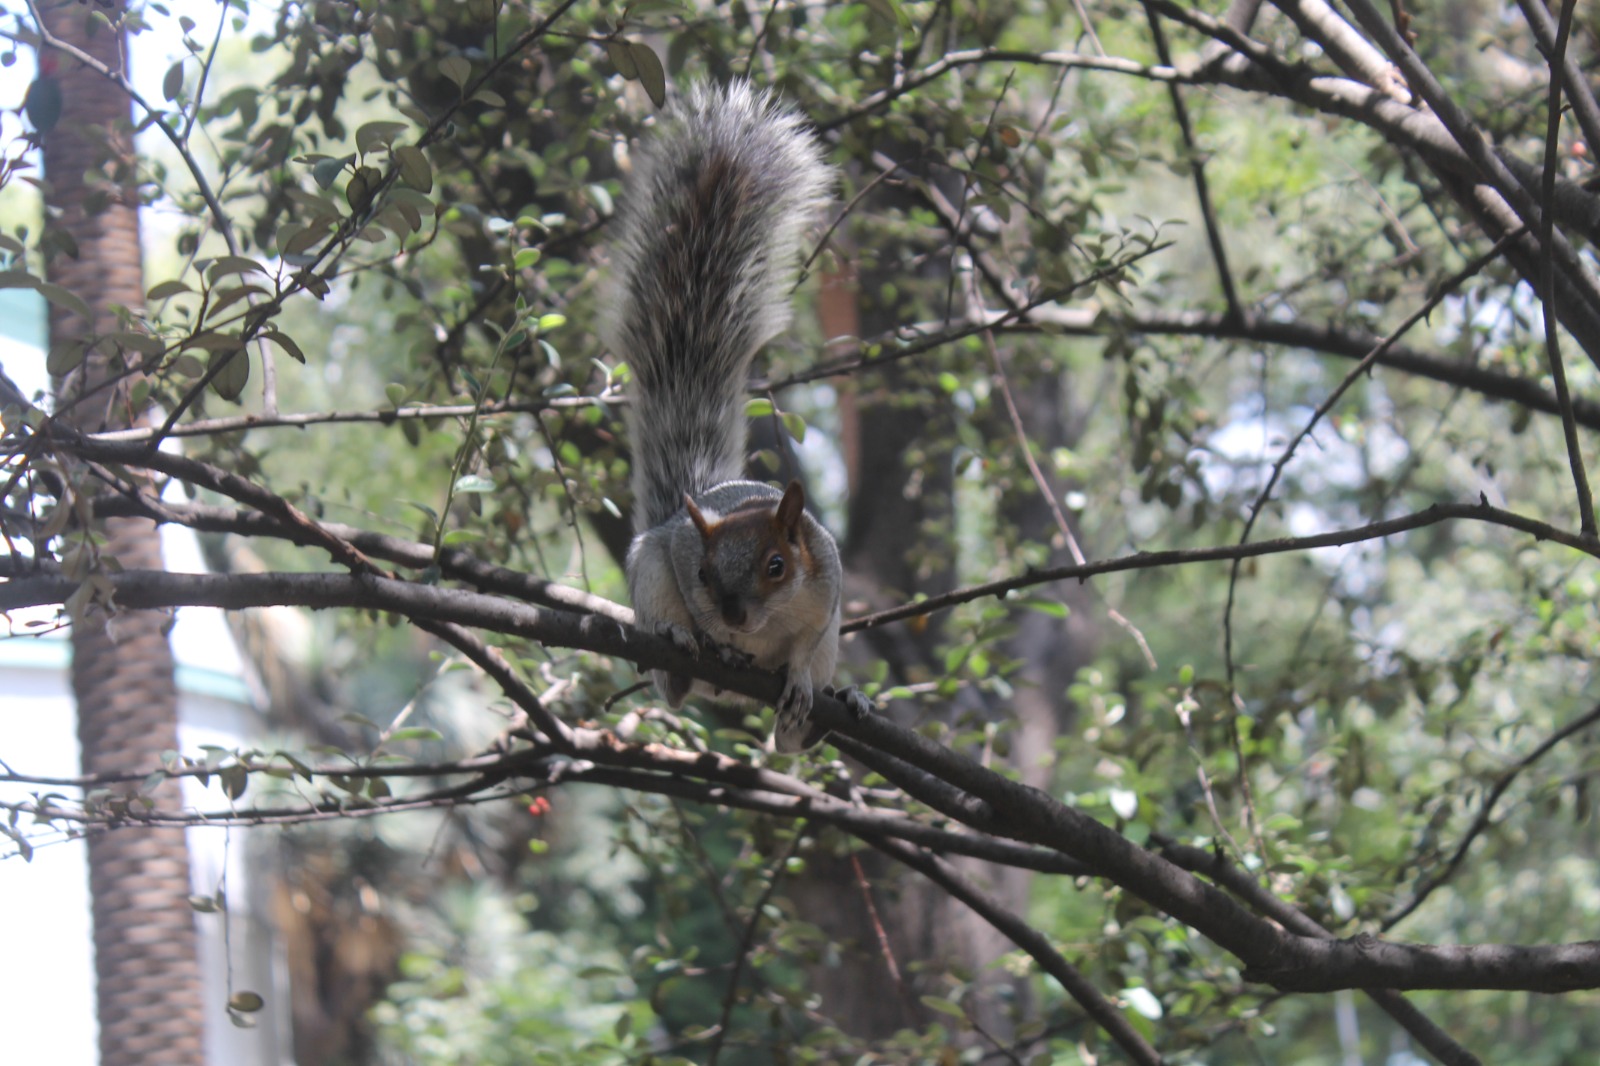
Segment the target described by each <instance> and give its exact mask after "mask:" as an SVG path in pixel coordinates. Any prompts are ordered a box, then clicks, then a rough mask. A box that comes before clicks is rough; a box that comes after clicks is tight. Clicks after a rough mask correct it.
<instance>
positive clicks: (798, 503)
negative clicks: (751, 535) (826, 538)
mask: <svg viewBox="0 0 1600 1066" xmlns="http://www.w3.org/2000/svg"><path fill="white" fill-rule="evenodd" d="M805 513H806V490H805V489H803V488H801V487H800V482H798V481H791V482H789V487H788V488H786V489H784V490H783V499H781V500H779V501H778V514H777V518H778V525H780V526H782V527H783V528H784V529H787V530H790V531H793V530H794V529H796V528H798V527H799V525H800V517H801V516H802V515H804V514H805Z"/></svg>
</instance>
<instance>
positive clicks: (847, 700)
mask: <svg viewBox="0 0 1600 1066" xmlns="http://www.w3.org/2000/svg"><path fill="white" fill-rule="evenodd" d="M822 694H823V695H824V696H832V697H833V698H834V699H836V700H838V701H839V702H840V703H842V704H844V708H845V710H847V711H849V712H850V713H851V714H852V715H854V716H855V718H856V720H857V721H860V720H861V719H863V718H865V717H866V716H867V715H869V714H871V713H872V699H871V697H869V696H868V695H867V694H866V693H865V692H862V691H861V690H860V689H858V688H856V687H855V686H854V685H846V686H845V687H844V688H834V687H833V686H832V685H829V686H827V687H826V688H824V689H823V690H822Z"/></svg>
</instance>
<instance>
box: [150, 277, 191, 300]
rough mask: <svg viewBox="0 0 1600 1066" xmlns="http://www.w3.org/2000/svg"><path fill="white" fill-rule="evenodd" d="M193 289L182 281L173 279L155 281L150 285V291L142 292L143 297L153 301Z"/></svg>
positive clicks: (168, 298)
mask: <svg viewBox="0 0 1600 1066" xmlns="http://www.w3.org/2000/svg"><path fill="white" fill-rule="evenodd" d="M193 291H194V290H193V289H191V288H189V286H188V285H187V284H185V283H184V282H181V281H178V280H176V279H174V280H172V281H162V282H157V283H156V284H155V285H152V286H151V287H150V291H149V292H147V293H145V294H144V298H145V299H146V300H149V301H150V302H151V303H155V302H156V301H158V300H170V299H172V297H174V296H182V295H183V294H184V293H186V292H193Z"/></svg>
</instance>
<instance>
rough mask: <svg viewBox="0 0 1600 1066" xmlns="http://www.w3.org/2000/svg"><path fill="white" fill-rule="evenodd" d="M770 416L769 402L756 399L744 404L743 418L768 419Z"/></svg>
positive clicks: (770, 404)
mask: <svg viewBox="0 0 1600 1066" xmlns="http://www.w3.org/2000/svg"><path fill="white" fill-rule="evenodd" d="M771 415H772V401H771V400H768V399H761V398H758V399H754V400H746V401H745V402H744V416H745V417H746V418H769V417H771Z"/></svg>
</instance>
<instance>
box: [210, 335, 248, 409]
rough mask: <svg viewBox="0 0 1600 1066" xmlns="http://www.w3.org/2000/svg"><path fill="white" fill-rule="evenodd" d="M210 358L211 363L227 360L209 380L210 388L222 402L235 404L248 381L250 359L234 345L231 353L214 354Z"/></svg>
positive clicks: (242, 393)
mask: <svg viewBox="0 0 1600 1066" xmlns="http://www.w3.org/2000/svg"><path fill="white" fill-rule="evenodd" d="M211 358H212V361H213V363H215V361H216V360H219V359H225V360H227V362H226V363H225V364H224V365H223V367H222V369H221V370H219V371H217V376H216V377H214V378H212V379H211V387H212V388H213V389H215V390H216V393H217V395H218V396H221V397H222V398H223V399H224V400H230V401H232V402H234V403H237V402H238V401H239V397H240V396H242V395H244V387H245V385H247V384H248V383H249V381H250V357H249V356H247V355H246V354H245V353H244V349H243V348H240V347H238V346H237V345H236V346H235V347H234V348H233V349H232V350H231V351H225V352H216V353H214V354H213V355H212V356H211Z"/></svg>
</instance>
